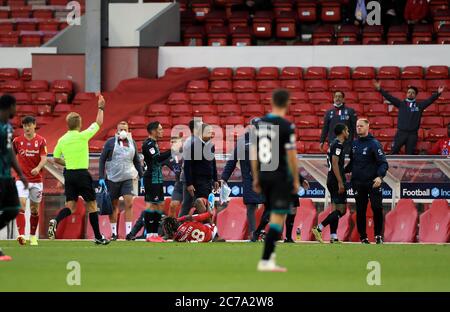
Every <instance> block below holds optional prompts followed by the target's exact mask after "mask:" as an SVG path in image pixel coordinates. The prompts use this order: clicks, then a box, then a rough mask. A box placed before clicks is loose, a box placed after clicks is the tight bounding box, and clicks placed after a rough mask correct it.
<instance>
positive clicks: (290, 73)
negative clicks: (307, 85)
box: [279, 67, 303, 80]
mask: <svg viewBox="0 0 450 312" xmlns="http://www.w3.org/2000/svg"><path fill="white" fill-rule="evenodd" d="M302 78H303V68H301V67H284V68H283V69H282V70H281V74H280V77H279V79H280V80H300V79H302Z"/></svg>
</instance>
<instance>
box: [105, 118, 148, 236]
mask: <svg viewBox="0 0 450 312" xmlns="http://www.w3.org/2000/svg"><path fill="white" fill-rule="evenodd" d="M98 169H99V174H98V176H99V185H100V186H101V187H106V188H107V190H108V193H109V195H110V196H111V201H112V204H113V213H112V214H111V215H110V216H109V221H110V222H111V233H112V234H111V240H116V239H117V214H118V213H119V198H120V196H123V199H124V202H125V227H126V234H128V233H130V231H131V228H132V223H133V211H132V207H133V197H134V196H137V195H138V193H137V183H138V181H137V179H138V176H139V177H142V176H143V172H142V166H141V161H140V159H139V154H138V149H137V146H136V142H135V141H134V140H133V139H132V138H131V134H130V133H129V132H128V123H127V122H126V121H121V122H119V124H118V125H117V134H116V135H115V136H114V137H112V138H109V139H108V140H107V141H106V143H105V146H104V147H103V151H102V154H101V156H100V160H99V168H98ZM105 175H106V181H105Z"/></svg>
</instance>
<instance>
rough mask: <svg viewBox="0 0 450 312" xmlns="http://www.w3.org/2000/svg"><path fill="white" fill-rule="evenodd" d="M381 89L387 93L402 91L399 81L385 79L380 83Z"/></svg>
mask: <svg viewBox="0 0 450 312" xmlns="http://www.w3.org/2000/svg"><path fill="white" fill-rule="evenodd" d="M380 84H381V87H382V88H383V89H385V90H386V91H388V92H393V91H402V83H401V80H391V79H385V80H381V81H380Z"/></svg>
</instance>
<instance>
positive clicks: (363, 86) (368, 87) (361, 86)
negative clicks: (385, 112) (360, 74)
mask: <svg viewBox="0 0 450 312" xmlns="http://www.w3.org/2000/svg"><path fill="white" fill-rule="evenodd" d="M353 90H354V91H357V92H371V91H374V90H375V87H374V86H373V81H372V80H355V81H353ZM360 98H361V97H360Z"/></svg>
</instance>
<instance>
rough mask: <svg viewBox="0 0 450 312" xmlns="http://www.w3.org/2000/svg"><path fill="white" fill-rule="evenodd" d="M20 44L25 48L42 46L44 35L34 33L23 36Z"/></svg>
mask: <svg viewBox="0 0 450 312" xmlns="http://www.w3.org/2000/svg"><path fill="white" fill-rule="evenodd" d="M20 43H21V45H22V46H25V47H38V46H40V45H41V44H42V34H41V33H34V32H33V33H32V34H31V33H30V34H22V35H21V36H20Z"/></svg>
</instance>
